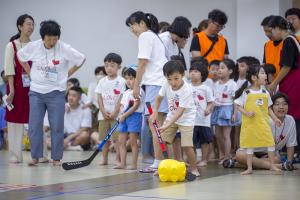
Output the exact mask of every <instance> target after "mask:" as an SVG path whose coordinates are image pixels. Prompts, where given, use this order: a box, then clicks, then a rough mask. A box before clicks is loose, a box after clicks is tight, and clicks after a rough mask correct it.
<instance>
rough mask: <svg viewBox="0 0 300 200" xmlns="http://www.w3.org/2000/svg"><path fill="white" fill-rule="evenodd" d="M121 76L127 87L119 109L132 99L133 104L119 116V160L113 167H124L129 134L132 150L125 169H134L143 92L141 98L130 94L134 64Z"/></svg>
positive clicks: (134, 70) (142, 108)
mask: <svg viewBox="0 0 300 200" xmlns="http://www.w3.org/2000/svg"><path fill="white" fill-rule="evenodd" d="M123 76H124V78H125V80H126V86H127V87H128V88H129V89H128V90H126V91H125V92H124V94H123V97H122V100H121V111H122V110H124V109H125V108H127V107H128V104H129V102H130V101H134V104H133V106H132V107H131V108H130V109H129V110H128V111H127V112H125V113H124V114H122V115H121V116H120V125H119V132H120V134H119V145H120V158H121V162H120V164H118V165H117V166H116V167H115V169H124V168H125V167H126V154H127V148H126V142H127V138H128V134H129V142H130V145H131V150H132V165H131V166H129V167H128V168H127V169H130V170H136V169H137V160H138V152H139V149H138V148H139V147H138V144H137V140H138V138H139V133H140V132H141V128H142V113H143V110H144V106H143V105H144V103H143V99H144V92H143V90H140V91H141V98H140V99H134V97H133V94H132V88H133V85H134V81H135V77H136V66H134V65H133V66H130V67H129V68H127V69H126V70H125V71H124V72H123Z"/></svg>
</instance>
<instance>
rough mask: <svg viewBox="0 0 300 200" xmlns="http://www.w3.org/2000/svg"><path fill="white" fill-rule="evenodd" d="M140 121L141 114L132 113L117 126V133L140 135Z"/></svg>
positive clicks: (141, 119)
mask: <svg viewBox="0 0 300 200" xmlns="http://www.w3.org/2000/svg"><path fill="white" fill-rule="evenodd" d="M142 121H143V116H142V113H138V112H134V113H132V114H131V115H130V116H128V117H127V118H126V119H125V121H124V122H122V123H120V124H119V127H118V131H119V132H120V133H140V132H141V128H142Z"/></svg>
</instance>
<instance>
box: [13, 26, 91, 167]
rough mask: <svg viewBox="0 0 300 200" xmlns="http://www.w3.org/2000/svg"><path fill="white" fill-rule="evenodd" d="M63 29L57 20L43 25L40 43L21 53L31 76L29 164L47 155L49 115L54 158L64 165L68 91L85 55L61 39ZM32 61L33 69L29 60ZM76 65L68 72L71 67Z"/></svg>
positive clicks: (29, 45)
mask: <svg viewBox="0 0 300 200" xmlns="http://www.w3.org/2000/svg"><path fill="white" fill-rule="evenodd" d="M60 33H61V32H60V26H59V24H58V23H57V22H55V21H51V20H49V21H44V22H42V23H41V28H40V35H41V38H42V39H40V40H37V41H34V42H31V43H29V44H28V45H27V46H26V47H24V48H23V49H21V50H20V51H19V52H18V58H19V60H20V61H21V62H22V65H23V68H24V69H25V71H26V73H27V74H28V75H30V77H31V82H30V92H29V103H30V114H29V139H30V148H31V157H32V161H30V162H29V163H28V164H29V165H36V164H37V163H38V160H39V158H41V157H42V154H43V144H42V140H43V119H44V116H45V112H46V110H47V112H48V118H49V123H50V128H51V144H52V148H51V158H52V159H53V165H54V166H55V165H60V160H61V159H62V156H63V141H64V135H63V131H64V109H65V89H66V81H67V78H68V76H71V75H72V74H73V73H75V72H76V71H77V70H78V69H79V68H80V67H81V66H82V65H83V63H84V61H85V57H84V55H83V54H81V53H80V52H78V51H77V50H75V49H73V48H72V47H71V46H70V45H68V44H65V43H64V42H62V41H60V40H59V37H60ZM29 60H31V61H32V68H31V69H30V67H29V64H28V61H29ZM70 65H73V67H71V68H70V69H69V70H68V66H70Z"/></svg>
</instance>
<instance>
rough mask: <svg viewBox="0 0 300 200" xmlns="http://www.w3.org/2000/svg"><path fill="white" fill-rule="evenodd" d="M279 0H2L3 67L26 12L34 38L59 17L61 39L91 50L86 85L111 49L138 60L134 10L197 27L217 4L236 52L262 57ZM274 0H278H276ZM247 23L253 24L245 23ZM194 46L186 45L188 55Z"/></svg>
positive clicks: (85, 69)
mask: <svg viewBox="0 0 300 200" xmlns="http://www.w3.org/2000/svg"><path fill="white" fill-rule="evenodd" d="M278 1H279V0H274V1H273V0H226V1H224V0H184V1H183V0H163V1H162V0H151V1H144V0H107V1H104V0H86V1H82V0H51V1H49V0H47V1H46V0H26V1H20V0H0V24H1V33H0V69H2V68H3V67H2V65H3V63H4V61H3V58H4V49H5V46H6V44H7V42H8V40H9V38H10V37H11V36H12V35H13V34H15V33H16V31H17V29H16V25H15V23H16V20H17V17H18V16H19V15H21V14H24V13H28V14H30V15H32V16H33V17H34V19H35V22H36V29H35V32H34V34H33V35H32V40H35V39H39V38H40V37H39V33H38V32H39V23H40V22H41V21H42V20H45V19H54V20H56V21H57V22H59V23H60V25H61V26H62V36H61V39H62V40H64V41H65V42H67V43H69V44H71V45H72V46H73V47H74V48H76V49H78V50H79V51H81V52H83V53H84V54H85V55H86V56H87V62H86V64H85V65H84V67H83V68H82V69H80V71H79V72H78V73H77V74H76V77H79V78H80V81H81V82H82V85H84V86H86V85H87V84H88V82H89V80H91V78H92V77H93V71H94V68H95V67H96V66H97V65H101V64H103V58H104V56H105V55H106V54H107V53H108V52H116V53H119V54H120V55H121V56H122V58H123V60H124V62H123V65H127V64H130V63H135V62H136V55H137V39H136V38H135V36H134V35H133V34H131V33H130V31H129V29H128V27H126V25H125V19H126V18H127V17H128V16H129V15H130V14H131V13H132V12H134V11H137V10H142V11H145V12H151V13H153V14H154V15H156V16H157V18H158V20H159V21H169V22H171V21H172V20H173V19H174V18H175V17H176V16H179V15H182V16H186V17H187V18H189V19H190V20H191V22H192V24H193V27H195V26H197V25H198V23H199V22H200V21H201V20H202V19H204V18H207V14H208V12H209V11H210V10H212V9H214V8H219V9H221V10H223V11H225V12H226V13H227V15H228V18H229V21H228V24H226V28H225V29H224V30H223V31H222V34H223V35H224V36H225V37H226V38H227V40H228V44H229V50H230V54H231V57H232V58H234V59H235V58H236V57H239V56H240V55H254V56H258V57H261V53H260V52H259V51H257V50H258V49H260V48H262V47H261V46H262V44H263V42H264V41H265V39H264V36H263V32H262V31H261V27H260V26H259V24H260V21H261V20H262V18H263V17H264V16H266V15H268V14H277V13H278V12H279V8H278V5H279V3H278ZM274 2H275V3H274ZM244 23H245V24H248V25H249V26H244ZM189 46H190V42H189V43H188V45H187V47H186V48H185V50H184V54H185V56H186V58H188V57H189V53H188V50H189Z"/></svg>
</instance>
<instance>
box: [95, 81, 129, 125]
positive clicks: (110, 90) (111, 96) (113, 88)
mask: <svg viewBox="0 0 300 200" xmlns="http://www.w3.org/2000/svg"><path fill="white" fill-rule="evenodd" d="M124 91H125V80H124V79H123V78H122V77H121V76H117V77H116V78H115V79H113V80H109V79H108V76H106V77H104V78H103V79H101V80H100V81H99V83H98V85H97V87H96V89H95V93H97V94H101V96H102V99H103V105H104V109H105V110H106V111H107V112H109V113H112V112H114V110H115V107H116V104H117V102H118V100H119V99H120V98H121V97H122V94H123V93H124ZM103 119H104V117H103V115H102V112H99V113H98V120H103Z"/></svg>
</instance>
